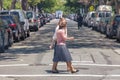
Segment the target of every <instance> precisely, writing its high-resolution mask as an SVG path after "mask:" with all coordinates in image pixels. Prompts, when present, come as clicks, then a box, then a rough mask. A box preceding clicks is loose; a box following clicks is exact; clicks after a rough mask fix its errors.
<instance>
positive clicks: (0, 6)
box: [0, 0, 3, 10]
mask: <svg viewBox="0 0 120 80" xmlns="http://www.w3.org/2000/svg"><path fill="white" fill-rule="evenodd" d="M2 8H3V0H0V10H2Z"/></svg>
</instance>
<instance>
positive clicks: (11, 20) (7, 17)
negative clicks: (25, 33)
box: [0, 16, 15, 24]
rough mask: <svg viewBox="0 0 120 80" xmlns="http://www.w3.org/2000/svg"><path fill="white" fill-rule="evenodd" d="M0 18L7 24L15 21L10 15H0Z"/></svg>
mask: <svg viewBox="0 0 120 80" xmlns="http://www.w3.org/2000/svg"><path fill="white" fill-rule="evenodd" d="M0 18H1V19H3V20H7V22H8V23H9V24H11V23H15V21H14V19H13V18H12V16H0Z"/></svg>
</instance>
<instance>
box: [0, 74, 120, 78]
mask: <svg viewBox="0 0 120 80" xmlns="http://www.w3.org/2000/svg"><path fill="white" fill-rule="evenodd" d="M52 76H54V77H69V76H71V77H104V76H106V77H118V78H120V75H114V74H111V75H96V74H95V75H94V74H33V75H14V74H13V75H0V77H52Z"/></svg>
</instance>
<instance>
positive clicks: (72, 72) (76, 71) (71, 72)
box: [71, 69, 79, 73]
mask: <svg viewBox="0 0 120 80" xmlns="http://www.w3.org/2000/svg"><path fill="white" fill-rule="evenodd" d="M76 72H79V70H78V69H76V70H74V71H71V73H76Z"/></svg>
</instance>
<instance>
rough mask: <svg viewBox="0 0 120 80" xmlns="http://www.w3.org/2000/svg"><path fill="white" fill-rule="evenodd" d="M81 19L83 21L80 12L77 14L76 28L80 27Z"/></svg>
mask: <svg viewBox="0 0 120 80" xmlns="http://www.w3.org/2000/svg"><path fill="white" fill-rule="evenodd" d="M82 21H83V17H82V15H81V14H78V15H77V23H78V29H80V27H82Z"/></svg>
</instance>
